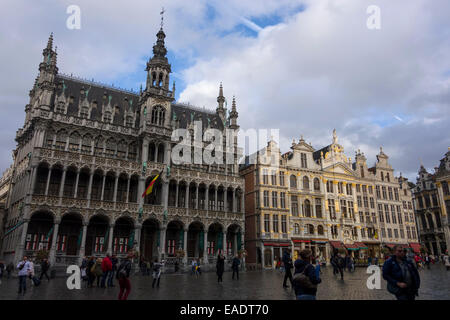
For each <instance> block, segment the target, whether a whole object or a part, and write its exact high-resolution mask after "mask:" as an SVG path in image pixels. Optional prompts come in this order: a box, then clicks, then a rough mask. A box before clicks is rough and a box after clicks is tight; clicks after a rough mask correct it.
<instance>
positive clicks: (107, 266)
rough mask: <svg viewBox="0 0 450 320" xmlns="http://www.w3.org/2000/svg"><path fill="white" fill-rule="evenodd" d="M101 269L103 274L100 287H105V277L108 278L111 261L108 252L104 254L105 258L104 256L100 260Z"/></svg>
mask: <svg viewBox="0 0 450 320" xmlns="http://www.w3.org/2000/svg"><path fill="white" fill-rule="evenodd" d="M102 271H103V276H102V282H101V285H100V286H101V287H102V288H105V282H106V279H107V278H108V275H109V273H110V272H111V271H112V262H111V257H110V256H109V253H107V254H106V258H104V259H103V261H102Z"/></svg>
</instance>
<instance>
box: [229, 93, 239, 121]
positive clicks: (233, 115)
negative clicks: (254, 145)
mask: <svg viewBox="0 0 450 320" xmlns="http://www.w3.org/2000/svg"><path fill="white" fill-rule="evenodd" d="M238 115H239V114H238V112H237V111H236V97H235V96H233V102H232V104H231V112H230V120H231V125H230V128H232V129H238V128H239V126H238V125H237V118H238Z"/></svg>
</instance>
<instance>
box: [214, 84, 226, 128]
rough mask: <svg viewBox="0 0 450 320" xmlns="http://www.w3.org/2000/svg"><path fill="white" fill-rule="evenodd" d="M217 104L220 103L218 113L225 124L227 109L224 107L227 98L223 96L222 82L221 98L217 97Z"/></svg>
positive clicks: (220, 88)
mask: <svg viewBox="0 0 450 320" xmlns="http://www.w3.org/2000/svg"><path fill="white" fill-rule="evenodd" d="M217 102H218V106H217V109H216V112H217V114H218V115H219V117H220V119H221V120H222V122H223V121H224V119H225V117H226V112H225V108H224V106H223V105H224V103H225V97H224V96H223V87H222V82H221V83H220V87H219V96H218V97H217Z"/></svg>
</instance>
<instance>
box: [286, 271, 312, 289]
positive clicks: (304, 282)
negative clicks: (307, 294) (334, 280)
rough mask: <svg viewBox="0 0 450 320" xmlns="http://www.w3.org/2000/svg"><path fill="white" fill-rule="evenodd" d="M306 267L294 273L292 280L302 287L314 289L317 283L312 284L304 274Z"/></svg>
mask: <svg viewBox="0 0 450 320" xmlns="http://www.w3.org/2000/svg"><path fill="white" fill-rule="evenodd" d="M307 267H308V266H306V267H305V269H304V270H303V272H301V273H297V274H295V275H294V277H293V279H292V281H293V282H295V283H297V284H298V285H299V286H300V287H301V288H302V289H316V288H317V284H313V283H312V282H311V279H310V278H309V277H308V276H307V275H306V274H305V271H306V269H307Z"/></svg>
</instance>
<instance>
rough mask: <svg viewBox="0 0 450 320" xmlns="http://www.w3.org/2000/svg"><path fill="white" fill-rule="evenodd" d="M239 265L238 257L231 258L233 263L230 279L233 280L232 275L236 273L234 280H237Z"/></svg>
mask: <svg viewBox="0 0 450 320" xmlns="http://www.w3.org/2000/svg"><path fill="white" fill-rule="evenodd" d="M240 264H241V260H239V257H238V255H235V256H234V258H233V262H232V264H231V268H232V269H233V276H232V277H231V279H233V280H234V274H235V273H236V279H237V280H239V265H240Z"/></svg>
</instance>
